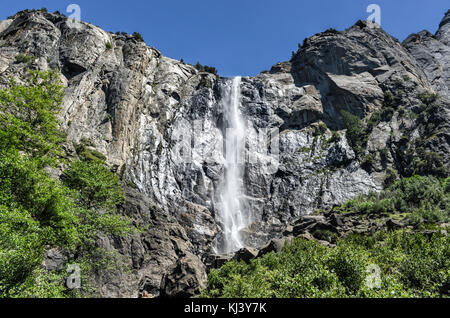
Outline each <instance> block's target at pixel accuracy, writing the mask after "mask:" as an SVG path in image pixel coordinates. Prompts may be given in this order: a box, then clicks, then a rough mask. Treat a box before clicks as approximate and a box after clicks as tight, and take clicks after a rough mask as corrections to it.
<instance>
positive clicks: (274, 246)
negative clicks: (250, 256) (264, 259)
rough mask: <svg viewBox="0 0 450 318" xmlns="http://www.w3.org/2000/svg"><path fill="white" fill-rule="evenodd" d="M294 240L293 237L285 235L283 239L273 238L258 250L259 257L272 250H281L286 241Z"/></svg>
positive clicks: (276, 251)
mask: <svg viewBox="0 0 450 318" xmlns="http://www.w3.org/2000/svg"><path fill="white" fill-rule="evenodd" d="M291 240H292V237H284V238H281V239H273V240H271V241H270V242H269V243H267V244H266V245H264V246H263V247H262V248H261V249H260V250H259V252H258V256H257V257H261V256H264V255H266V254H268V253H270V252H275V253H278V252H281V250H282V249H283V247H284V245H285V244H286V242H290V241H291Z"/></svg>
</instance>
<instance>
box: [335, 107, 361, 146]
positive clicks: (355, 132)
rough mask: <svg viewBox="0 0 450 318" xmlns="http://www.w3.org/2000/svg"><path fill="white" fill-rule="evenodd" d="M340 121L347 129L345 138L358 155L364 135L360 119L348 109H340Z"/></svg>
mask: <svg viewBox="0 0 450 318" xmlns="http://www.w3.org/2000/svg"><path fill="white" fill-rule="evenodd" d="M340 114H341V118H342V121H343V123H344V126H345V128H346V129H347V134H346V136H347V140H348V142H349V144H350V146H351V147H352V148H353V150H354V151H355V152H356V153H357V154H358V155H359V154H360V153H362V148H363V147H364V146H365V142H366V136H365V134H364V125H363V122H362V120H361V119H360V118H359V117H358V116H355V115H353V114H351V113H349V112H348V111H345V110H341V112H340Z"/></svg>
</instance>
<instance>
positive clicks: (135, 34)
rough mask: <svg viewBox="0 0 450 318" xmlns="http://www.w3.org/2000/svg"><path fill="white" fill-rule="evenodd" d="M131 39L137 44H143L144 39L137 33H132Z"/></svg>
mask: <svg viewBox="0 0 450 318" xmlns="http://www.w3.org/2000/svg"><path fill="white" fill-rule="evenodd" d="M133 38H135V40H136V41H138V42H144V38H143V37H142V35H141V34H140V33H139V32H133Z"/></svg>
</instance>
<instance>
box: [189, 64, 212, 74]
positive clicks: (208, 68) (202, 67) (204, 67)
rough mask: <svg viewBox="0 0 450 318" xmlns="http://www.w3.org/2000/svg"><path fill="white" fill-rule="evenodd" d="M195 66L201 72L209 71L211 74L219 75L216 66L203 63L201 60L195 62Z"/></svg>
mask: <svg viewBox="0 0 450 318" xmlns="http://www.w3.org/2000/svg"><path fill="white" fill-rule="evenodd" d="M194 67H195V68H196V69H197V70H198V71H199V72H207V73H211V74H214V75H217V69H216V68H215V67H213V66H208V65H201V64H200V63H199V62H197V64H195V65H194Z"/></svg>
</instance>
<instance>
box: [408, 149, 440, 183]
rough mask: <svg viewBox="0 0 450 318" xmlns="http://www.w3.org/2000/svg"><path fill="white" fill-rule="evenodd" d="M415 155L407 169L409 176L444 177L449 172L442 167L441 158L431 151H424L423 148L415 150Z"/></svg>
mask: <svg viewBox="0 0 450 318" xmlns="http://www.w3.org/2000/svg"><path fill="white" fill-rule="evenodd" d="M416 152H417V154H416V156H415V157H414V158H413V159H412V161H411V164H410V166H409V167H408V168H409V173H410V174H412V175H413V174H419V175H435V176H441V177H445V176H447V175H448V173H449V171H448V169H447V168H446V167H445V166H444V162H443V159H442V156H441V155H439V154H438V153H436V152H433V151H425V150H424V149H423V148H419V149H417V150H416Z"/></svg>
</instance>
